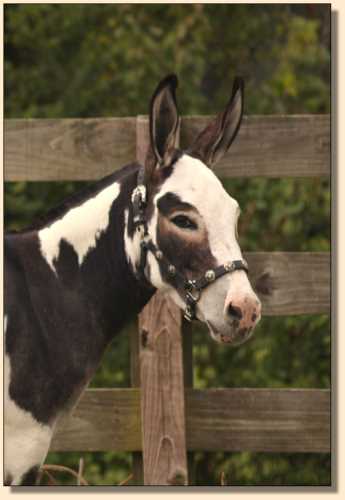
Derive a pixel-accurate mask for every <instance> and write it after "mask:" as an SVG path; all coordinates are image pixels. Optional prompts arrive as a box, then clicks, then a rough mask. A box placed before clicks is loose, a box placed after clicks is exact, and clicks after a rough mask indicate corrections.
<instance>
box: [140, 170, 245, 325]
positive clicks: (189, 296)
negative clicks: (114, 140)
mask: <svg viewBox="0 0 345 500" xmlns="http://www.w3.org/2000/svg"><path fill="white" fill-rule="evenodd" d="M144 172H145V171H144V168H143V167H140V169H139V172H138V180H137V187H136V188H135V189H134V191H133V193H132V205H133V223H134V226H135V228H136V229H137V230H140V228H141V227H142V228H143V232H142V240H141V242H140V263H139V273H140V275H141V277H142V278H143V279H146V277H145V267H146V262H147V254H148V252H151V253H152V254H153V255H154V257H155V258H156V260H157V261H158V263H159V265H160V267H161V269H163V270H164V272H165V273H166V274H167V275H168V276H169V277H170V278H171V279H172V280H173V281H174V283H175V284H176V285H177V287H178V288H179V289H180V290H184V292H185V296H184V301H185V304H186V305H185V310H184V317H185V318H186V319H187V320H188V321H191V320H193V319H196V313H195V310H196V305H197V303H198V301H199V300H200V297H201V293H202V291H203V290H204V289H205V288H206V287H208V286H209V285H210V284H211V283H213V282H214V281H216V280H217V279H218V278H220V277H221V276H224V274H228V273H232V272H234V271H239V270H242V271H245V272H246V273H248V264H247V262H246V261H245V260H244V259H243V260H233V261H229V262H226V263H225V264H222V265H220V266H218V267H216V268H214V269H208V270H207V271H206V272H205V273H204V275H203V276H201V277H200V278H198V279H195V280H191V279H188V278H186V277H185V276H184V275H183V274H182V273H181V272H180V271H179V270H178V269H176V267H175V266H174V265H173V264H171V262H170V261H169V260H168V259H167V258H166V257H165V255H164V254H163V252H162V251H161V250H160V249H159V248H158V247H157V245H155V244H154V243H153V241H152V239H151V237H150V235H149V233H148V228H147V220H146V216H145V209H146V203H147V190H146V186H145V183H144Z"/></svg>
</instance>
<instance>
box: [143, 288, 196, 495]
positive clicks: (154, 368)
mask: <svg viewBox="0 0 345 500" xmlns="http://www.w3.org/2000/svg"><path fill="white" fill-rule="evenodd" d="M139 323H140V335H141V345H142V348H141V353H140V365H141V405H142V406H141V413H142V434H143V456H144V482H145V485H186V484H188V474H187V458H186V436H185V411H184V387H183V364H182V342H181V313H180V310H179V309H178V307H177V306H175V304H173V303H172V301H171V300H169V299H167V298H166V297H165V296H164V295H163V294H155V295H154V297H153V298H152V299H151V301H150V302H149V304H148V305H147V306H146V307H145V309H144V310H143V312H142V313H141V314H140V321H139Z"/></svg>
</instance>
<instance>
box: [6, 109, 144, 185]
mask: <svg viewBox="0 0 345 500" xmlns="http://www.w3.org/2000/svg"><path fill="white" fill-rule="evenodd" d="M135 127H136V119H135V118H100V119H96V118H90V119H89V118H88V119H60V120H47V119H46V120H43V119H36V120H6V121H5V131H4V152H5V180H9V181H20V180H26V181H27V180H30V181H42V180H45V181H62V180H64V181H65V180H89V179H99V178H100V177H103V176H105V175H107V174H109V173H110V172H112V171H114V170H116V169H117V168H120V167H122V166H123V165H125V164H126V163H130V162H132V161H134V160H135V131H136V128H135Z"/></svg>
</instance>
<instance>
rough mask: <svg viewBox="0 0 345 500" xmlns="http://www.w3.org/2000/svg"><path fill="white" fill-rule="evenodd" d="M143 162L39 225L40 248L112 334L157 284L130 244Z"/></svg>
mask: <svg viewBox="0 0 345 500" xmlns="http://www.w3.org/2000/svg"><path fill="white" fill-rule="evenodd" d="M137 171H138V165H136V164H133V165H129V166H127V167H124V168H123V169H122V170H121V171H119V172H118V173H116V174H113V175H111V176H109V177H108V178H106V179H103V180H102V181H100V182H99V183H95V185H94V187H93V191H92V192H91V194H90V192H89V191H88V192H87V193H86V197H85V199H83V196H82V195H77V198H78V202H77V204H73V202H72V204H71V206H69V207H67V208H66V211H65V212H63V213H62V214H61V217H60V218H57V219H55V220H53V221H52V222H51V223H48V224H46V225H45V226H44V227H42V228H41V229H39V230H38V233H37V234H38V239H39V244H40V251H41V254H42V256H43V258H44V259H45V260H46V262H47V264H48V265H49V267H50V269H51V271H52V273H54V275H55V276H56V277H57V278H58V280H59V282H60V283H61V284H62V285H63V287H67V288H68V289H73V288H74V289H76V290H78V293H80V295H81V300H84V301H85V303H86V304H87V306H88V307H89V308H91V309H92V310H93V314H94V316H95V317H97V319H98V321H99V323H100V325H99V327H100V328H102V329H103V330H104V333H105V334H106V336H107V337H109V336H112V335H113V334H114V333H116V331H117V330H118V329H119V328H121V327H122V326H123V324H124V323H125V322H126V321H127V320H128V319H129V318H131V317H133V314H135V313H138V312H139V311H140V310H141V309H142V307H143V306H144V305H145V303H146V302H147V301H148V300H149V298H150V297H151V296H152V294H153V292H154V289H153V288H148V287H147V286H146V285H145V284H144V283H142V282H140V281H139V280H138V279H137V277H136V275H135V273H134V272H133V269H132V267H131V265H130V264H129V262H128V257H127V255H126V249H125V238H126V235H125V231H127V223H128V213H129V212H130V211H131V206H130V204H131V201H130V200H131V193H132V191H133V189H134V187H135V185H136V177H137Z"/></svg>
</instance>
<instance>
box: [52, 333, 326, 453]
mask: <svg viewBox="0 0 345 500" xmlns="http://www.w3.org/2000/svg"><path fill="white" fill-rule="evenodd" d="M160 342H162V343H163V344H164V345H165V348H166V354H167V355H168V350H169V346H170V347H171V344H170V343H169V341H168V340H166V339H163V337H162V338H161V340H160ZM162 361H163V362H164V360H162ZM154 383H156V382H154ZM164 397H165V398H167V395H166V396H164ZM168 404H169V407H170V410H171V414H170V420H171V422H170V424H169V425H170V426H171V428H173V427H174V426H176V425H177V422H174V420H175V416H174V411H175V407H174V399H173V397H172V396H171V397H170V402H169V403H168ZM150 411H151V415H152V419H153V420H152V423H151V432H155V433H157V434H158V435H159V434H160V432H161V429H162V426H163V425H165V423H166V421H165V420H164V418H163V417H162V415H160V414H156V413H154V411H155V410H154V409H152V410H150ZM330 415H331V407H330V391H329V390H326V389H205V390H197V389H187V390H186V420H187V448H188V450H209V451H216V450H217V451H221V450H222V451H238V450H241V451H267V452H313V453H314V452H315V453H323V452H326V453H328V452H329V451H330V446H331V440H330V425H331V416H330ZM140 427H141V421H140V390H139V389H89V390H87V391H86V392H85V393H84V394H83V396H82V398H81V400H80V401H79V403H78V405H77V407H76V409H75V410H74V412H73V413H72V415H70V416H69V417H66V418H65V419H64V420H62V421H61V423H60V424H59V425H58V428H57V430H56V433H55V436H54V439H53V442H52V446H51V451H139V450H141V449H142V441H141V432H140ZM153 438H155V435H153ZM163 445H164V443H163ZM163 448H164V446H163ZM161 451H162V452H163V450H161Z"/></svg>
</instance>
